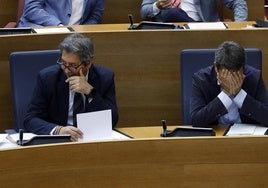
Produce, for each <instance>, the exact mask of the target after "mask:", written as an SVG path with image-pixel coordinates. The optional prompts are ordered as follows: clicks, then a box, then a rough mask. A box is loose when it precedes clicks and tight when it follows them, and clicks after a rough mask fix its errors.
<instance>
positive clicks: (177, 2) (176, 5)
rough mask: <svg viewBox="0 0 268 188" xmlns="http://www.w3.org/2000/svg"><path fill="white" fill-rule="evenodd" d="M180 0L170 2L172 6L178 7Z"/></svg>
mask: <svg viewBox="0 0 268 188" xmlns="http://www.w3.org/2000/svg"><path fill="white" fill-rule="evenodd" d="M180 6H181V1H180V0H174V1H173V3H172V8H180Z"/></svg>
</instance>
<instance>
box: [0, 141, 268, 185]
mask: <svg viewBox="0 0 268 188" xmlns="http://www.w3.org/2000/svg"><path fill="white" fill-rule="evenodd" d="M267 147H268V140H267V138H265V137H240V138H236V137H229V138H228V137H216V138H206V137H205V138H175V139H174V138H173V139H152V140H149V139H147V140H129V141H113V142H92V143H70V144H59V145H44V146H34V147H25V148H19V149H10V150H1V151H0V158H1V160H2V161H6V162H3V163H1V171H2V172H3V173H1V176H0V181H1V186H2V187H18V186H20V187H29V188H31V187H36V186H38V187H40V188H41V187H77V188H79V187H146V188H147V187H187V188H192V187H200V188H203V187H204V188H207V187H219V188H221V187H224V188H225V187H231V188H232V187H246V188H247V187H266V186H267V185H268V180H267V178H266V177H267V172H268V170H267V169H268V152H265V151H267V149H268V148H267ZM14 178H15V180H16V181H14Z"/></svg>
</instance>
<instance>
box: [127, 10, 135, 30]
mask: <svg viewBox="0 0 268 188" xmlns="http://www.w3.org/2000/svg"><path fill="white" fill-rule="evenodd" d="M128 18H129V21H130V25H129V27H128V29H129V30H131V29H132V28H133V25H134V20H133V16H132V14H129V15H128Z"/></svg>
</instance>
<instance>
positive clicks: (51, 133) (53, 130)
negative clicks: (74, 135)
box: [49, 126, 58, 135]
mask: <svg viewBox="0 0 268 188" xmlns="http://www.w3.org/2000/svg"><path fill="white" fill-rule="evenodd" d="M57 128H58V126H56V127H54V128H53V129H52V130H51V131H50V133H49V134H50V135H54V132H55V131H56V129H57Z"/></svg>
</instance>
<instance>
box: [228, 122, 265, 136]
mask: <svg viewBox="0 0 268 188" xmlns="http://www.w3.org/2000/svg"><path fill="white" fill-rule="evenodd" d="M266 130H267V127H262V126H259V125H253V124H239V123H236V124H234V125H232V126H231V128H230V130H229V131H228V133H227V134H226V136H231V135H264V134H265V132H266Z"/></svg>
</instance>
